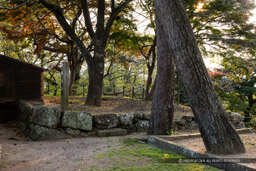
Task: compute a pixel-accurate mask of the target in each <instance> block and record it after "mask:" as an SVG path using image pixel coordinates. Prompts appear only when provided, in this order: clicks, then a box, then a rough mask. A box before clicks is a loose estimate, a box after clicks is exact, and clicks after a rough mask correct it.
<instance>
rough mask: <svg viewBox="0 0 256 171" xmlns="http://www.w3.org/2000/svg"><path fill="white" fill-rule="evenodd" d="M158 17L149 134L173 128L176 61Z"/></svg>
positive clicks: (161, 132)
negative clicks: (153, 90)
mask: <svg viewBox="0 0 256 171" xmlns="http://www.w3.org/2000/svg"><path fill="white" fill-rule="evenodd" d="M156 17H157V21H156V22H157V29H156V30H157V31H156V32H157V36H156V38H157V77H156V80H155V82H156V89H155V93H154V98H153V103H152V110H151V118H150V124H149V129H148V134H151V135H152V134H153V135H165V134H168V131H169V130H170V129H171V128H172V120H173V112H174V106H173V102H174V88H175V77H174V76H175V72H174V62H173V59H172V56H171V53H170V50H169V47H168V44H167V43H166V39H165V37H164V34H163V29H162V26H161V24H160V23H159V20H158V19H159V17H160V16H159V15H157V16H156Z"/></svg>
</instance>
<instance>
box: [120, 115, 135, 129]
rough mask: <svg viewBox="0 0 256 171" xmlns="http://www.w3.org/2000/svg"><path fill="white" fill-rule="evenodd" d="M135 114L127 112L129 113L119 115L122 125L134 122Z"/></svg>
mask: <svg viewBox="0 0 256 171" xmlns="http://www.w3.org/2000/svg"><path fill="white" fill-rule="evenodd" d="M133 119H134V115H133V114H127V115H121V116H119V120H120V123H121V125H125V126H130V125H132V124H133Z"/></svg>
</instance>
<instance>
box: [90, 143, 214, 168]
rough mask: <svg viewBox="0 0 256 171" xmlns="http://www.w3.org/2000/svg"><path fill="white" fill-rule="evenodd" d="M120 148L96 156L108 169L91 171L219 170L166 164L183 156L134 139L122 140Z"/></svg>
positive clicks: (199, 166)
mask: <svg viewBox="0 0 256 171" xmlns="http://www.w3.org/2000/svg"><path fill="white" fill-rule="evenodd" d="M119 143H120V144H121V145H120V146H119V148H112V149H109V150H108V151H106V152H103V153H100V154H97V155H95V156H94V157H93V158H94V159H97V163H100V162H103V163H107V166H108V167H105V168H104V169H103V168H99V167H96V168H95V167H94V168H90V169H89V170H92V169H93V170H107V171H112V170H113V171H115V170H123V171H128V170H129V171H133V170H134V171H137V170H140V171H141V170H142V171H143V170H145V171H150V170H152V171H155V170H161V171H162V170H166V171H167V170H177V171H178V170H179V171H180V170H181V171H183V170H184V171H186V170H190V171H199V170H207V171H216V170H218V169H216V168H213V167H210V166H206V165H202V164H198V163H164V161H166V159H173V158H174V159H180V158H184V157H183V156H180V155H176V154H174V153H171V152H165V151H162V150H160V149H158V148H155V147H152V146H149V145H147V144H145V143H142V142H140V141H138V140H136V139H133V138H124V139H120V142H119Z"/></svg>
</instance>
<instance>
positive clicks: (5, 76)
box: [0, 55, 44, 123]
mask: <svg viewBox="0 0 256 171" xmlns="http://www.w3.org/2000/svg"><path fill="white" fill-rule="evenodd" d="M43 87H44V82H43V69H42V68H40V67H37V66H34V65H31V64H27V63H24V62H21V61H19V60H16V59H12V58H9V57H6V56H3V55H0V123H2V122H6V121H9V120H12V119H14V117H15V115H16V102H17V100H30V101H43V92H44V89H43Z"/></svg>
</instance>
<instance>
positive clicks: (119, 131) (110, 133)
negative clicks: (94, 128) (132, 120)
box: [97, 128, 127, 137]
mask: <svg viewBox="0 0 256 171" xmlns="http://www.w3.org/2000/svg"><path fill="white" fill-rule="evenodd" d="M97 135H98V136H99V137H108V136H123V135H127V130H126V129H121V128H117V129H106V130H99V131H98V134H97Z"/></svg>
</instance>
